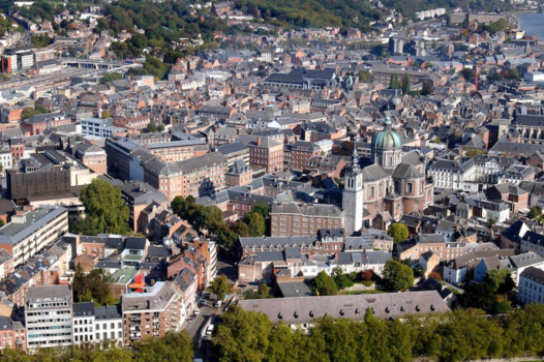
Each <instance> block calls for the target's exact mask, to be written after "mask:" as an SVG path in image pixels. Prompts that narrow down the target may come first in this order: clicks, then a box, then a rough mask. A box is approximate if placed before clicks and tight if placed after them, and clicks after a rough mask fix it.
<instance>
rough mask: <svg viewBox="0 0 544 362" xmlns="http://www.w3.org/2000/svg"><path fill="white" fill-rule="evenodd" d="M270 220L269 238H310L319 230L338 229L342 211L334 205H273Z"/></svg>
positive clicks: (340, 223)
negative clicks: (270, 230)
mask: <svg viewBox="0 0 544 362" xmlns="http://www.w3.org/2000/svg"><path fill="white" fill-rule="evenodd" d="M361 216H362V215H361ZM270 219H271V224H272V227H271V229H272V232H271V236H312V235H317V232H318V230H319V229H339V228H342V225H343V214H342V210H340V209H339V208H338V207H337V206H334V205H318V204H296V203H294V202H293V203H279V204H274V205H272V211H270Z"/></svg>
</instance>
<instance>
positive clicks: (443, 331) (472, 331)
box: [213, 305, 544, 362]
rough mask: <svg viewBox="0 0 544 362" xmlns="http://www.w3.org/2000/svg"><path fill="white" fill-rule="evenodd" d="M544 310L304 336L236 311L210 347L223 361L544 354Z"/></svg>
mask: <svg viewBox="0 0 544 362" xmlns="http://www.w3.org/2000/svg"><path fill="white" fill-rule="evenodd" d="M543 331H544V306H543V305H530V306H528V307H527V308H525V309H524V310H520V311H517V312H512V313H509V314H508V315H506V316H505V317H504V318H503V319H497V318H488V317H487V316H486V315H485V314H484V312H482V311H480V310H476V309H469V310H464V311H463V310H456V311H454V312H450V313H446V314H444V315H436V316H434V317H432V318H422V316H421V315H417V316H408V317H407V318H405V319H403V321H402V322H401V321H399V320H393V321H390V320H383V319H378V318H375V317H374V316H373V315H372V312H371V311H370V310H367V311H366V314H365V316H364V321H363V322H360V321H351V320H348V319H342V318H338V319H334V318H332V317H325V318H322V319H319V320H317V321H316V323H315V324H314V325H313V326H311V327H310V328H309V330H308V332H307V333H305V332H304V331H302V330H293V329H291V328H290V327H289V326H287V325H285V324H283V323H280V324H276V325H274V324H272V323H271V322H270V320H269V319H268V317H267V316H266V315H264V314H262V313H257V312H248V311H245V310H243V309H241V308H239V307H231V308H230V309H229V311H228V312H227V313H225V314H223V315H222V316H221V323H220V325H219V327H218V329H217V333H216V335H215V336H214V339H213V344H214V347H215V351H216V354H217V357H218V359H219V361H221V362H261V361H266V362H291V361H297V362H298V361H317V362H332V361H343V362H370V361H373V362H375V361H379V362H408V361H412V360H413V359H415V358H420V357H426V358H429V359H431V360H435V361H443V362H455V361H464V360H466V359H470V360H479V359H486V358H499V357H514V356H524V355H525V354H528V355H541V354H542V353H544V338H543V337H544V332H543Z"/></svg>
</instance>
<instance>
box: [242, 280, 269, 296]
mask: <svg viewBox="0 0 544 362" xmlns="http://www.w3.org/2000/svg"><path fill="white" fill-rule="evenodd" d="M244 298H245V299H268V298H270V288H269V287H268V285H266V284H265V283H261V284H259V288H258V289H257V292H254V291H253V290H248V291H246V292H245V293H244Z"/></svg>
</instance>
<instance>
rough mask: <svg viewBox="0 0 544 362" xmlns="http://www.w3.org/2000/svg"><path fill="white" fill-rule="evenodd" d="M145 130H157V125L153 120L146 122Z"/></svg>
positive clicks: (153, 131)
mask: <svg viewBox="0 0 544 362" xmlns="http://www.w3.org/2000/svg"><path fill="white" fill-rule="evenodd" d="M147 132H149V133H155V132H157V126H156V125H155V122H153V121H151V122H149V123H148V124H147Z"/></svg>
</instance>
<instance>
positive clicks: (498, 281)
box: [484, 269, 516, 294]
mask: <svg viewBox="0 0 544 362" xmlns="http://www.w3.org/2000/svg"><path fill="white" fill-rule="evenodd" d="M484 282H486V283H488V284H489V285H490V286H491V289H492V290H493V292H494V293H500V294H505V293H508V292H510V291H512V289H514V287H515V286H516V283H515V282H514V280H513V279H512V273H510V270H508V269H492V270H488V271H487V272H486V273H485V276H484Z"/></svg>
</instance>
